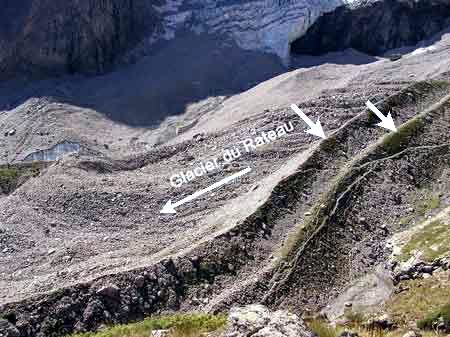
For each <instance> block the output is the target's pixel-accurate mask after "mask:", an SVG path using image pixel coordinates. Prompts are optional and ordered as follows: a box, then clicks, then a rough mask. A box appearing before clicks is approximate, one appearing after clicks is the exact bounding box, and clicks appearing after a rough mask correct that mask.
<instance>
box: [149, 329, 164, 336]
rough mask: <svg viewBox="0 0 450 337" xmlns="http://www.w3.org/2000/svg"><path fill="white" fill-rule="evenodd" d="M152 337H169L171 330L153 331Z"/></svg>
mask: <svg viewBox="0 0 450 337" xmlns="http://www.w3.org/2000/svg"><path fill="white" fill-rule="evenodd" d="M150 337H169V330H153V331H152V333H151V334H150Z"/></svg>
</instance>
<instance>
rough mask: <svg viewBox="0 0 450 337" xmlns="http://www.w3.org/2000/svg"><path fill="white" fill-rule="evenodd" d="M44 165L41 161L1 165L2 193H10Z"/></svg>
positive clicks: (0, 185) (0, 181)
mask: <svg viewBox="0 0 450 337" xmlns="http://www.w3.org/2000/svg"><path fill="white" fill-rule="evenodd" d="M43 167H44V165H43V164H41V163H32V164H17V165H8V166H0V194H10V193H12V192H13V191H14V190H15V189H16V188H18V187H19V186H20V185H21V184H23V183H24V182H25V181H27V180H28V179H29V178H31V177H36V176H38V175H39V173H40V172H41V169H42V168H43Z"/></svg>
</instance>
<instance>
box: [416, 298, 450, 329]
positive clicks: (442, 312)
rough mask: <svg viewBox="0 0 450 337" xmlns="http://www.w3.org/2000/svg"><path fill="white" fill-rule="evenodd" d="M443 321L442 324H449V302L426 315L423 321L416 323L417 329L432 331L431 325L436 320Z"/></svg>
mask: <svg viewBox="0 0 450 337" xmlns="http://www.w3.org/2000/svg"><path fill="white" fill-rule="evenodd" d="M440 319H441V320H443V322H444V323H446V324H450V302H449V303H447V304H446V305H444V306H443V307H441V308H440V309H438V310H436V311H434V312H432V313H430V314H428V315H427V316H426V317H425V318H424V319H421V320H419V321H418V322H417V327H418V328H419V329H423V330H431V329H433V323H435V322H437V321H438V320H440Z"/></svg>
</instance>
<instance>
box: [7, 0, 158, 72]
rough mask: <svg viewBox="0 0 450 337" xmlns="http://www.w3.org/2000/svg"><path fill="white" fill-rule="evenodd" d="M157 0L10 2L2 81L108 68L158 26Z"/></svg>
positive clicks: (29, 0)
mask: <svg viewBox="0 0 450 337" xmlns="http://www.w3.org/2000/svg"><path fill="white" fill-rule="evenodd" d="M158 2H159V1H158V0H156V1H154V0H151V1H146V0H104V1H96V0H81V1H75V0H70V1H63V2H54V1H48V0H44V1H37V0H24V1H13V0H5V1H4V3H3V4H2V10H1V12H0V79H5V78H9V77H12V76H15V75H17V74H18V73H20V74H27V75H34V76H36V75H37V76H39V75H49V74H50V75H52V74H62V73H74V72H82V73H89V74H98V73H102V72H104V71H106V70H108V69H109V68H110V67H111V66H112V65H113V64H114V62H115V61H116V60H117V57H118V56H119V55H121V54H123V53H124V52H125V51H127V50H128V49H130V48H131V47H133V46H134V45H136V44H137V43H138V42H140V41H141V39H142V38H143V37H144V36H146V35H148V34H151V32H152V31H154V30H155V29H156V27H157V25H158V18H157V13H156V11H155V10H154V8H153V7H152V5H154V4H156V3H158Z"/></svg>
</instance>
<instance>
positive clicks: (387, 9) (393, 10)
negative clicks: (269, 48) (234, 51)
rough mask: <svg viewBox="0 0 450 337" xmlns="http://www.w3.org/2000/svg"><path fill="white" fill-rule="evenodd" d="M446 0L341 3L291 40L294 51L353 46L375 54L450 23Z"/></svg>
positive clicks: (317, 51)
mask: <svg viewBox="0 0 450 337" xmlns="http://www.w3.org/2000/svg"><path fill="white" fill-rule="evenodd" d="M449 19H450V1H448V0H436V1H428V0H427V1H412V0H406V1H405V0H387V1H366V2H361V3H360V4H359V5H357V6H341V7H339V8H337V9H336V10H334V11H333V12H330V13H326V14H324V15H323V16H322V17H320V18H319V19H318V20H317V21H316V22H315V23H314V24H313V25H312V26H311V27H310V28H309V29H308V31H307V33H306V34H305V35H303V36H302V37H300V38H299V39H297V40H295V41H294V42H293V43H292V44H291V52H292V53H294V54H311V55H320V54H324V53H327V52H332V51H339V50H344V49H347V48H354V49H356V50H359V51H362V52H365V53H368V54H372V55H378V54H381V53H383V52H385V51H387V50H389V49H393V48H398V47H403V46H411V45H415V44H416V43H418V42H419V41H421V40H423V39H426V38H429V37H431V36H432V35H434V34H436V33H438V32H439V31H441V30H443V29H444V28H445V27H447V26H448V25H449V24H450V21H449Z"/></svg>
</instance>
